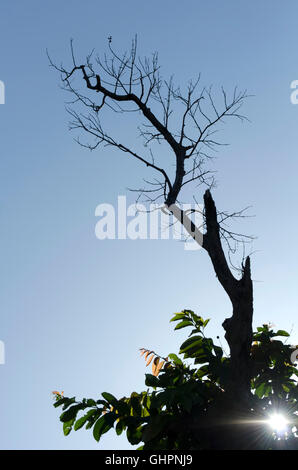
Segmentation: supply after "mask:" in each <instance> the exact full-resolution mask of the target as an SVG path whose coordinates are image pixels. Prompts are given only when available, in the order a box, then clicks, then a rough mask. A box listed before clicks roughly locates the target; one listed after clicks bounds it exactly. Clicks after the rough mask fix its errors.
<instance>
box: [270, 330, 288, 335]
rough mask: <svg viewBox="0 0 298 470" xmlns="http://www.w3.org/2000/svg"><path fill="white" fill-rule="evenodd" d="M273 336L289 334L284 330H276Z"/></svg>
mask: <svg viewBox="0 0 298 470" xmlns="http://www.w3.org/2000/svg"><path fill="white" fill-rule="evenodd" d="M274 336H290V334H289V333H288V332H287V331H285V330H278V331H277V332H276V333H275V335H274Z"/></svg>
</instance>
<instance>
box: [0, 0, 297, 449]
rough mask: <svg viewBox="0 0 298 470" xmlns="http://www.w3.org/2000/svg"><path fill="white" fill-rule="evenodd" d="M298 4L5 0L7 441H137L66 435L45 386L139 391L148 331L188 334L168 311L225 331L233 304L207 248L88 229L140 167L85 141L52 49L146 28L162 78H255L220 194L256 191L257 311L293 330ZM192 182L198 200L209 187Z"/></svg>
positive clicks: (245, 82)
mask: <svg viewBox="0 0 298 470" xmlns="http://www.w3.org/2000/svg"><path fill="white" fill-rule="evenodd" d="M297 18H298V6H297V2H296V1H295V0H288V2H286V3H285V2H281V1H276V0H270V1H269V0H264V1H263V2H257V1H255V0H254V1H252V2H249V3H248V2H246V1H243V0H228V1H226V2H222V1H221V0H212V1H208V2H206V1H201V0H200V1H198V0H196V1H193V0H190V1H188V2H187V3H185V4H182V3H181V2H173V1H171V2H170V1H168V0H165V1H163V2H157V1H156V0H152V1H151V2H137V1H135V0H133V1H129V0H128V1H126V2H120V1H114V2H110V3H108V2H100V1H95V0H89V1H88V0H86V1H85V2H84V3H83V2H79V1H77V0H72V1H71V2H70V1H65V2H62V3H61V2H58V1H56V0H52V1H51V2H39V1H34V0H27V1H26V2H22V1H20V0H15V1H14V2H9V1H7V0H3V1H2V2H1V15H0V80H2V81H3V82H4V83H5V86H6V103H5V105H1V106H0V129H1V139H0V155H1V158H0V179H1V184H0V214H1V246H0V252H1V297H0V298H1V314H0V340H2V341H4V342H5V346H6V364H5V365H0V382H1V389H0V416H1V423H0V447H1V448H2V449H97V448H102V449H117V448H118V449H120V448H123V449H125V448H129V445H128V444H127V442H126V440H125V438H123V439H122V438H120V439H119V438H117V437H116V435H114V434H113V433H109V434H108V435H106V436H105V437H104V438H103V440H102V441H101V442H100V444H96V443H95V441H93V439H92V436H91V434H89V433H88V432H85V431H78V432H77V433H72V434H71V435H70V436H68V437H67V438H65V437H64V436H63V434H62V427H61V425H60V423H59V420H58V412H57V410H55V409H54V408H53V407H52V397H51V391H52V390H64V391H65V394H67V395H76V396H77V397H94V396H97V395H99V393H100V392H101V391H110V392H111V393H113V394H115V395H118V396H122V395H125V394H128V393H130V392H131V391H133V390H136V391H140V390H142V387H143V379H144V373H145V368H144V362H143V361H142V360H141V359H140V358H139V355H138V348H140V347H149V348H153V349H154V350H156V351H158V352H160V354H162V355H166V354H167V353H169V352H174V351H176V350H177V348H178V346H179V344H180V342H181V340H182V339H183V334H182V333H181V332H177V333H175V334H174V333H173V331H172V327H171V326H170V325H169V320H170V317H171V315H172V313H173V312H176V311H179V310H181V309H182V308H191V309H193V310H194V311H196V312H197V313H199V314H201V315H202V316H204V317H210V318H211V319H212V321H211V323H210V328H209V333H210V335H213V336H216V335H218V334H219V335H220V337H221V339H222V337H223V329H222V327H221V323H222V321H223V320H224V319H225V318H226V317H227V316H230V314H231V306H230V304H229V300H228V298H227V297H226V295H225V293H224V292H223V290H222V289H221V287H220V286H219V284H218V282H217V280H216V278H215V275H214V272H213V270H212V268H211V263H210V261H209V259H208V257H207V255H206V253H204V252H203V250H199V251H195V252H187V251H185V250H184V249H183V245H182V244H181V243H179V242H175V241H173V240H169V241H166V240H159V241H156V240H151V241H150V240H144V241H142V240H141V241H131V240H107V241H100V240H98V239H97V238H96V237H95V234H94V228H95V224H96V221H97V220H96V218H95V215H94V211H95V208H96V206H97V205H98V204H100V203H102V202H107V203H112V204H115V203H116V201H117V196H118V195H122V194H123V195H125V194H127V189H126V188H127V187H131V186H136V184H135V182H136V181H139V180H140V179H141V178H142V177H143V176H145V174H144V172H145V169H144V168H142V167H140V166H139V165H136V164H134V162H131V161H128V159H126V158H123V155H121V158H120V156H119V155H116V154H115V152H112V150H111V149H109V148H108V149H103V148H102V149H100V150H98V151H96V152H94V153H90V152H88V151H85V150H84V149H82V148H80V147H79V146H78V145H77V144H76V143H75V142H74V140H73V138H74V137H75V135H74V134H71V133H70V132H68V125H67V121H68V116H67V114H66V112H65V109H64V101H65V100H66V98H67V97H66V96H65V93H63V92H62V91H61V89H60V88H59V77H58V76H57V74H56V73H54V71H53V70H52V69H51V68H50V67H49V63H48V60H47V56H46V49H47V48H48V49H49V51H50V53H51V55H52V57H54V58H55V59H56V60H57V61H58V62H60V61H62V60H63V61H65V62H67V61H68V60H69V40H70V38H73V39H74V41H75V46H76V51H77V55H78V56H79V57H81V58H83V57H84V56H85V54H86V53H88V52H89V51H90V50H91V49H92V48H93V47H95V48H96V50H97V51H98V52H99V53H102V52H104V51H105V50H106V46H107V37H108V36H109V35H112V36H113V45H114V47H115V48H117V49H120V50H122V49H123V48H126V47H129V46H130V41H131V38H132V37H133V36H134V35H135V34H136V33H137V34H138V37H139V52H140V54H141V55H149V54H150V53H151V52H153V51H155V50H158V52H159V58H160V64H161V65H162V73H163V75H164V76H165V77H168V76H170V75H171V74H173V73H174V74H175V79H176V81H177V82H178V83H181V84H185V83H187V81H188V79H189V78H193V77H196V76H197V75H198V73H199V72H201V73H202V82H203V83H204V84H207V85H208V84H211V83H213V85H214V87H217V86H218V87H219V86H221V85H224V86H225V87H226V88H227V89H229V90H232V89H233V87H234V86H235V85H238V86H239V88H241V89H247V90H248V92H249V93H250V94H252V95H254V97H253V98H250V99H249V100H248V101H247V103H246V105H245V108H244V111H245V114H246V115H247V116H248V117H249V119H250V120H251V122H250V123H243V124H241V123H239V122H230V123H229V124H228V125H227V126H226V127H225V129H224V133H223V137H224V140H225V141H227V142H229V143H230V146H228V147H223V148H222V149H221V151H220V152H219V153H218V155H217V159H216V160H215V162H214V165H215V166H214V167H215V168H216V170H217V171H218V174H217V179H218V182H219V183H218V187H217V188H216V190H215V191H214V197H215V199H216V202H217V205H218V207H219V208H220V209H241V208H243V207H246V206H248V205H251V206H252V209H251V213H252V214H254V215H255V217H253V218H250V219H246V220H245V221H243V223H242V225H239V224H238V223H237V225H236V227H237V228H240V229H241V230H242V231H243V232H245V233H249V234H253V235H256V236H257V237H258V238H257V239H256V240H255V241H254V244H253V248H252V249H253V252H254V253H253V255H252V269H253V278H254V280H255V284H254V289H255V318H254V325H255V326H257V325H259V324H261V323H264V322H272V323H274V324H275V325H276V326H277V327H281V328H283V329H287V330H292V329H293V331H292V336H291V342H293V343H294V344H295V343H298V330H297V327H296V325H295V320H296V318H297V265H298V263H297V262H298V255H297V250H296V244H297V228H298V224H297V217H296V212H297V209H296V203H297V170H298V164H297V136H298V134H297V129H298V106H295V105H293V104H291V101H290V94H291V90H290V83H291V82H292V81H293V80H296V79H298V53H297V35H298V28H297V23H298V20H297ZM126 131H127V132H128V131H129V129H128V124H127V123H126V122H125V121H123V123H122V127H121V132H122V133H123V135H125V134H126ZM196 196H197V198H198V200H199V202H200V200H202V193H201V192H200V190H198V193H197V194H196ZM128 197H129V198H130V200H132V195H131V194H129V195H128ZM222 341H224V340H223V339H222Z"/></svg>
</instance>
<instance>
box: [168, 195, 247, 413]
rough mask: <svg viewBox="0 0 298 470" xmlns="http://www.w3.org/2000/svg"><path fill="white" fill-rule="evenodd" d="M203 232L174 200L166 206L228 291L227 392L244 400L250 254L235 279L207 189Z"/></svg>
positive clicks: (239, 399) (224, 324)
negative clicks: (228, 361)
mask: <svg viewBox="0 0 298 470" xmlns="http://www.w3.org/2000/svg"><path fill="white" fill-rule="evenodd" d="M204 203H205V218H206V229H207V230H206V233H205V234H204V235H203V234H202V233H200V231H199V229H198V228H197V227H194V224H193V222H191V221H190V219H189V218H188V216H187V215H186V214H185V213H184V212H183V211H182V210H181V209H179V208H178V207H177V206H176V205H175V204H173V205H172V206H171V207H169V210H170V211H171V212H172V213H173V215H174V216H175V217H176V218H177V219H178V220H179V221H180V222H181V223H182V224H183V226H184V227H185V229H186V230H187V232H188V233H190V234H191V235H192V236H193V238H194V239H195V240H196V241H197V242H198V243H200V244H202V246H203V248H204V249H205V250H206V251H207V253H208V255H209V257H210V259H211V261H212V264H213V267H214V270H215V273H216V276H217V278H218V280H219V282H220V283H221V285H222V286H223V288H224V290H225V291H226V293H227V294H228V296H229V298H230V300H231V303H232V306H233V315H232V317H231V318H227V319H226V320H225V321H224V322H223V327H224V329H225V331H226V334H225V338H226V340H227V342H228V344H229V347H230V353H231V376H230V381H229V387H228V389H227V390H226V392H227V394H228V395H229V396H230V397H231V399H233V401H234V402H235V404H236V402H237V403H238V404H240V402H241V403H243V402H244V403H245V402H246V401H247V399H248V398H249V396H250V395H251V391H250V379H251V372H250V349H251V342H252V318H253V286H252V280H251V272H250V258H249V257H247V258H246V260H245V263H244V265H243V268H242V277H241V279H236V278H235V277H234V276H233V274H232V272H231V270H230V268H229V265H228V263H227V260H226V256H225V254H224V251H223V248H222V244H221V239H220V226H219V223H218V221H217V211H216V206H215V203H214V201H213V198H212V196H211V193H210V191H209V190H207V191H206V192H205V194H204Z"/></svg>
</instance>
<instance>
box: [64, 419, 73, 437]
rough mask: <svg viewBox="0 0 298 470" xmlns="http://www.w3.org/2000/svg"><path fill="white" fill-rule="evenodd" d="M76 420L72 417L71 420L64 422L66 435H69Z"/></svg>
mask: <svg viewBox="0 0 298 470" xmlns="http://www.w3.org/2000/svg"><path fill="white" fill-rule="evenodd" d="M74 421H75V420H74V419H71V420H69V421H67V422H66V423H63V433H64V436H68V434H69V433H70V431H71V430H72V426H73V423H74Z"/></svg>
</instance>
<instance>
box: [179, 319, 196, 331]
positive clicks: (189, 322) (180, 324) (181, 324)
mask: <svg viewBox="0 0 298 470" xmlns="http://www.w3.org/2000/svg"><path fill="white" fill-rule="evenodd" d="M192 325H193V323H192V321H190V320H183V321H182V322H180V323H178V325H176V326H175V330H180V329H181V328H185V327H186V326H192Z"/></svg>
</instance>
